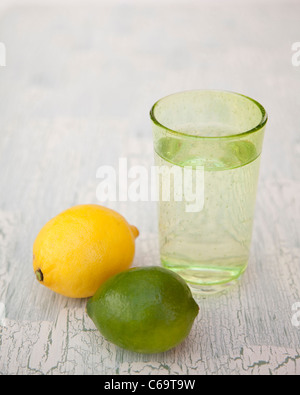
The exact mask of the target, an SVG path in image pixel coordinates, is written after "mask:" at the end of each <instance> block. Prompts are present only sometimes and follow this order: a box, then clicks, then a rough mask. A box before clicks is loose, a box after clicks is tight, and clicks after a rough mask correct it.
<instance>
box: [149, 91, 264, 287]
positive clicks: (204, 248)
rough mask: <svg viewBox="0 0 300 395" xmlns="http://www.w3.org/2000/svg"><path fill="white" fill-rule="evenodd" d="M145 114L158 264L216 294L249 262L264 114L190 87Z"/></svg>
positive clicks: (229, 95)
mask: <svg viewBox="0 0 300 395" xmlns="http://www.w3.org/2000/svg"><path fill="white" fill-rule="evenodd" d="M150 116H151V120H152V126H153V138H154V151H155V165H156V168H157V169H158V177H159V178H158V179H159V182H158V184H159V188H158V190H159V204H158V211H159V243H160V258H161V264H162V265H163V266H164V267H166V268H168V269H171V270H174V271H176V272H177V273H178V274H180V275H181V276H182V277H183V278H184V279H185V280H186V281H187V282H188V283H189V285H190V286H191V288H192V289H193V290H194V291H198V292H218V291H221V290H222V289H224V288H225V287H227V286H229V285H231V284H233V283H234V282H235V281H236V280H237V279H238V278H239V277H240V276H241V275H242V273H243V272H244V271H245V269H246V267H247V264H248V260H249V252H250V246H251V236H252V227H253V217H254V209H255V200H256V190H257V182H258V175H259V165H260V155H261V151H262V144H263V137H264V131H265V126H266V123H267V113H266V111H265V109H264V108H263V106H262V105H261V104H259V103H258V102H257V101H255V100H253V99H251V98H249V97H247V96H244V95H241V94H238V93H234V92H227V91H215V90H194V91H186V92H180V93H175V94H173V95H170V96H167V97H164V98H162V99H160V100H159V101H157V102H156V103H155V104H154V106H153V107H152V109H151V112H150ZM185 170H187V171H189V172H187V173H186V174H185V172H184V171H185ZM180 174H181V176H180ZM166 189H169V191H168V192H169V193H167V194H165V196H164V198H163V197H162V191H163V190H164V192H166ZM188 195H189V199H187V198H188ZM166 196H167V198H166ZM192 196H194V200H195V202H194V204H192V202H191V197H192Z"/></svg>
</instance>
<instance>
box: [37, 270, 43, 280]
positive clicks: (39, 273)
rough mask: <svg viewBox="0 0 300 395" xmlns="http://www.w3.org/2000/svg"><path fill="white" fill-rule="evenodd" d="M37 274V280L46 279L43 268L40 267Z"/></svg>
mask: <svg viewBox="0 0 300 395" xmlns="http://www.w3.org/2000/svg"><path fill="white" fill-rule="evenodd" d="M35 276H36V278H37V280H38V281H40V282H42V281H43V280H44V275H43V272H42V271H41V269H38V270H37V271H36V272H35Z"/></svg>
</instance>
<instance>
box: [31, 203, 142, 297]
mask: <svg viewBox="0 0 300 395" xmlns="http://www.w3.org/2000/svg"><path fill="white" fill-rule="evenodd" d="M138 233H139V232H138V230H137V228H136V227H134V226H131V225H129V224H128V223H127V221H126V220H125V218H123V217H122V216H121V215H120V214H118V213H117V212H115V211H113V210H111V209H108V208H106V207H102V206H99V205H91V204H86V205H79V206H75V207H72V208H70V209H68V210H66V211H64V212H62V213H61V214H59V215H58V216H56V217H55V218H53V219H51V220H50V221H49V222H48V223H47V224H46V225H45V226H44V227H43V228H42V230H41V231H40V233H39V234H38V236H37V238H36V240H35V242H34V245H33V268H34V272H35V274H36V277H37V279H38V281H40V283H42V284H43V285H45V286H46V287H48V288H50V289H52V290H53V291H55V292H57V293H60V294H62V295H65V296H68V297H72V298H85V297H90V296H92V295H94V293H95V292H96V291H97V289H98V288H99V286H100V285H101V284H102V283H103V282H104V281H106V280H107V279H108V278H109V277H111V276H113V275H115V274H116V273H119V272H121V271H122V270H126V269H128V268H129V267H130V266H131V263H132V261H133V258H134V254H135V238H136V237H137V236H138Z"/></svg>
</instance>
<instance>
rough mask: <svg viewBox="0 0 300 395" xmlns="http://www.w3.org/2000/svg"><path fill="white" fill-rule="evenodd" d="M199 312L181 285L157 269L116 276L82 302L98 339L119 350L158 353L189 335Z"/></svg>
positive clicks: (129, 272) (134, 269)
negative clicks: (97, 334)
mask: <svg viewBox="0 0 300 395" xmlns="http://www.w3.org/2000/svg"><path fill="white" fill-rule="evenodd" d="M198 311H199V307H198V305H197V303H196V302H195V300H194V299H193V296H192V293H191V291H190V289H189V287H188V286H187V284H186V283H185V281H184V280H183V279H182V278H181V277H180V276H179V275H178V274H176V273H174V272H172V271H170V270H168V269H164V268H162V267H158V266H152V267H143V268H142V267H139V268H132V269H129V270H126V271H124V272H122V273H119V274H117V275H115V276H113V277H111V278H110V279H108V280H107V281H106V282H105V283H104V284H102V285H101V286H100V288H99V289H98V291H97V292H96V294H95V295H94V296H93V297H92V298H90V299H89V300H88V302H87V313H88V315H89V316H90V318H91V319H92V320H93V322H94V323H95V325H96V327H97V328H98V329H99V331H100V332H101V333H102V335H103V336H104V337H105V338H106V339H107V340H108V341H110V342H112V343H114V344H116V345H117V346H119V347H122V348H124V349H128V350H131V351H135V352H139V353H158V352H163V351H166V350H169V349H171V348H173V347H175V346H177V345H178V344H179V343H181V342H182V341H183V340H184V339H185V338H186V337H187V336H188V334H189V333H190V330H191V328H192V325H193V322H194V320H195V318H196V316H197V314H198Z"/></svg>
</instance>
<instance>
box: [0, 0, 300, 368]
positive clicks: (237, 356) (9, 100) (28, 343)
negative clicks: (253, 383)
mask: <svg viewBox="0 0 300 395" xmlns="http://www.w3.org/2000/svg"><path fill="white" fill-rule="evenodd" d="M28 4H31V5H28ZM61 4H62V2H58V1H46V2H42V1H39V2H36V3H35V4H34V3H28V2H24V1H23V2H22V1H15V2H14V1H9V2H8V1H1V6H0V42H3V43H4V44H5V46H6V50H7V65H6V67H0V188H1V189H0V374H121V373H122V374H140V373H143V374H156V373H164V374H194V373H195V374H300V327H296V326H294V325H293V324H292V317H293V314H294V313H295V311H294V312H293V311H292V306H293V304H294V303H297V302H300V270H299V269H300V262H299V257H300V229H299V227H300V225H299V223H300V204H299V196H300V179H299V169H300V137H299V136H300V118H299V109H300V67H294V66H293V65H292V62H291V59H292V54H293V53H292V50H291V47H292V44H293V43H294V42H297V41H300V3H299V2H297V1H295V2H292V1H250V0H249V1H243V2H241V1H199V0H198V1H188V0H184V1H183V0H182V1H167V0H165V1H164V0H160V1H157V2H156V1H142V0H140V1H134V0H131V1H115V0H112V1H106V2H104V1H103V2H102V1H98V2H97V1H93V2H83V1H77V2H71V1H66V2H64V5H63V6H62V5H61ZM195 88H212V89H226V90H233V91H237V92H240V93H244V94H246V95H248V96H251V97H253V98H255V99H256V100H258V101H260V102H261V103H262V104H263V105H264V106H265V107H266V109H267V111H268V113H269V122H268V126H267V132H266V137H265V142H264V150H263V155H262V162H261V175H260V182H259V189H258V199H257V210H256V217H255V226H254V237H253V245H252V254H251V261H250V266H249V269H248V271H247V272H246V274H245V275H244V277H243V279H242V281H241V282H240V283H239V284H238V285H237V286H236V287H235V288H233V289H231V290H230V292H227V293H225V294H223V295H219V296H213V297H207V298H199V299H197V301H198V303H199V306H200V314H199V316H198V318H197V321H196V322H195V325H194V327H193V329H192V332H191V334H190V336H189V337H188V338H187V339H186V340H185V341H184V342H183V344H182V345H180V346H179V347H177V348H176V349H174V350H171V351H169V352H167V353H163V354H157V355H138V354H134V353H131V352H128V351H124V350H121V349H119V348H117V347H115V346H114V345H112V344H110V343H108V342H106V341H105V340H104V339H103V338H102V336H101V335H100V334H99V333H98V332H97V331H96V330H95V327H94V326H93V324H92V323H91V321H90V320H89V318H88V317H87V315H86V313H85V310H84V309H85V302H86V301H85V300H81V301H80V300H79V301H78V300H71V299H67V298H64V297H62V296H60V295H57V294H54V293H52V292H51V291H50V290H48V289H46V288H44V287H42V286H40V285H39V284H38V282H37V281H36V280H35V278H34V274H33V271H32V266H31V260H32V244H33V241H34V239H35V237H36V235H37V233H38V231H39V230H40V228H41V227H42V226H43V225H44V224H45V222H47V221H48V220H49V219H50V218H52V217H53V216H55V215H56V214H58V213H59V212H61V211H62V210H64V209H66V208H68V207H70V206H72V205H75V204H78V203H98V202H97V199H96V189H97V186H98V184H99V182H100V180H97V178H96V172H97V169H98V167H99V166H102V165H115V166H117V164H118V159H119V158H120V157H127V158H128V161H129V165H133V164H142V165H146V166H151V164H152V156H153V152H152V136H151V125H150V122H149V119H148V113H149V109H150V107H151V105H152V104H153V103H154V102H155V101H156V100H157V99H159V98H160V97H162V96H164V95H167V94H169V93H173V92H177V91H180V90H188V89H195ZM107 205H108V206H110V207H112V208H115V209H117V210H118V211H119V212H121V213H122V214H123V215H124V216H125V217H126V218H127V219H128V221H129V222H131V223H133V224H135V225H136V226H137V227H138V228H139V229H140V232H141V235H140V237H139V239H138V241H137V253H136V257H135V262H134V264H135V265H139V266H140V265H158V264H159V259H158V244H157V224H156V214H155V208H156V206H155V203H151V202H144V203H141V202H138V203H132V202H122V203H109V202H108V203H107Z"/></svg>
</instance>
